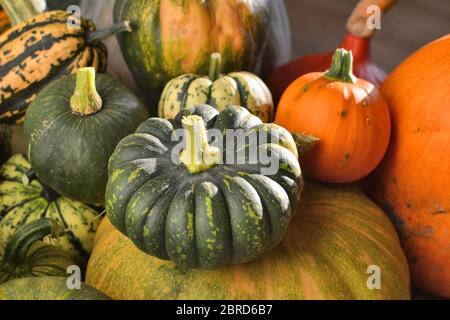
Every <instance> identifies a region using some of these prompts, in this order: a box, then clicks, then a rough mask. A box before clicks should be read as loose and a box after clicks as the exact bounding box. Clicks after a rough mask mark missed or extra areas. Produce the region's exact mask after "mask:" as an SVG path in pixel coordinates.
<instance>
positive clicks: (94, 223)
mask: <svg viewBox="0 0 450 320" xmlns="http://www.w3.org/2000/svg"><path fill="white" fill-rule="evenodd" d="M43 217H45V218H50V219H52V220H55V221H57V222H58V223H59V224H61V225H62V226H64V229H65V230H66V232H65V234H64V235H63V236H62V237H61V238H60V239H59V241H58V246H60V247H61V248H62V249H63V250H64V251H65V252H67V253H68V254H69V255H70V256H72V257H73V258H74V259H76V261H77V262H78V263H79V264H80V265H81V264H84V263H86V262H87V259H88V257H89V254H90V253H91V251H92V246H93V240H94V236H95V232H96V231H97V227H98V225H99V223H100V220H101V219H100V217H99V213H98V212H97V211H95V210H94V209H92V208H90V207H88V206H86V205H84V204H82V203H80V202H77V201H73V200H70V199H68V198H65V197H62V196H60V195H59V194H57V193H56V192H54V191H53V190H51V189H50V188H48V187H46V186H44V185H43V184H42V183H41V182H40V181H39V180H38V179H36V176H35V174H34V172H33V170H32V169H31V166H30V163H29V162H28V161H27V160H26V159H25V157H24V156H22V155H15V156H13V157H12V158H11V159H9V160H8V161H7V162H6V163H5V164H4V165H3V166H2V167H1V168H0V242H3V243H6V242H8V241H9V239H10V238H11V237H12V236H13V235H14V234H15V233H16V232H17V230H18V229H19V228H21V227H22V226H24V225H27V224H28V223H31V222H33V221H35V220H39V219H41V218H43Z"/></svg>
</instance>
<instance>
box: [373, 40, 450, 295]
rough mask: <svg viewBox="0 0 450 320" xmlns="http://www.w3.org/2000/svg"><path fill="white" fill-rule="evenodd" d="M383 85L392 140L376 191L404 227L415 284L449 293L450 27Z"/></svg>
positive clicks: (378, 173)
mask: <svg viewBox="0 0 450 320" xmlns="http://www.w3.org/2000/svg"><path fill="white" fill-rule="evenodd" d="M381 92H382V94H383V96H384V97H385V99H386V101H387V102H388V104H389V108H390V111H391V115H392V142H391V144H390V146H389V150H388V152H387V154H386V157H385V159H384V160H383V162H382V164H381V165H380V167H379V168H378V169H377V170H376V171H375V174H374V176H373V189H374V190H373V191H374V192H373V197H374V199H375V200H376V202H377V203H378V204H379V205H380V206H381V207H383V208H384V210H385V211H386V212H387V213H389V215H390V216H391V218H392V220H393V221H394V222H395V224H396V226H397V230H398V232H399V234H400V237H401V239H402V244H403V247H404V249H405V251H406V254H407V256H408V260H409V263H410V267H411V275H412V279H413V282H414V285H415V286H417V287H419V288H420V289H423V290H426V291H429V292H431V293H434V294H437V295H441V296H445V297H447V298H450V99H449V93H450V34H448V35H447V36H445V37H443V38H441V39H439V40H436V41H434V42H432V43H430V44H428V45H427V46H425V47H423V48H422V49H420V50H419V51H417V52H416V53H414V54H413V55H412V56H411V57H409V58H408V59H406V60H405V61H404V62H403V63H402V64H401V65H400V66H399V67H397V69H396V70H394V72H393V73H392V74H391V75H390V76H389V78H388V79H387V80H386V82H385V83H384V84H383V86H382V88H381Z"/></svg>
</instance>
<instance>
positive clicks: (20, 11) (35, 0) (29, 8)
mask: <svg viewBox="0 0 450 320" xmlns="http://www.w3.org/2000/svg"><path fill="white" fill-rule="evenodd" d="M0 4H1V6H2V8H3V9H4V10H5V12H6V14H7V15H8V18H9V20H10V21H11V24H12V25H13V26H14V25H16V24H19V23H21V22H22V21H24V20H27V19H30V18H32V17H34V16H35V15H37V14H40V13H42V12H44V11H45V9H46V8H47V4H46V2H45V0H0Z"/></svg>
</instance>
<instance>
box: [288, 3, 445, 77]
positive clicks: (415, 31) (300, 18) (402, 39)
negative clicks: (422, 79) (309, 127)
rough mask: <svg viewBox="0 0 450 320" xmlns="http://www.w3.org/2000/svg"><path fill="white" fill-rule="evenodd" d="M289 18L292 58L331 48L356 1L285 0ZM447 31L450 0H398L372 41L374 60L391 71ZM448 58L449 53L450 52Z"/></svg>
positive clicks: (339, 38)
mask: <svg viewBox="0 0 450 320" xmlns="http://www.w3.org/2000/svg"><path fill="white" fill-rule="evenodd" d="M284 2H285V4H286V7H287V9H288V13H289V16H290V20H291V26H292V38H293V44H294V57H298V56H301V55H304V54H309V53H314V52H323V51H331V50H333V49H334V48H336V47H337V46H338V45H339V43H340V42H341V40H342V39H343V37H344V35H345V34H346V30H345V24H346V21H347V19H348V17H349V16H350V13H351V12H352V9H353V8H354V6H355V5H356V3H357V2H358V1H357V0H284ZM448 33H450V0H399V1H398V3H397V4H396V5H395V7H393V8H392V9H391V11H389V12H388V13H387V14H386V15H385V16H383V18H382V22H381V30H379V31H378V33H377V34H375V36H374V38H373V40H372V52H373V59H374V60H375V61H376V62H377V63H378V64H379V65H380V66H382V67H383V68H384V69H385V70H387V71H391V70H392V69H393V68H395V67H396V66H397V65H398V64H399V63H400V62H401V61H402V60H404V59H405V58H406V57H407V56H409V55H410V54H411V53H413V52H414V51H416V50H417V49H419V48H420V47H422V46H423V45H425V44H426V43H428V42H430V41H432V40H435V39H437V38H439V37H441V36H443V35H446V34H448ZM449 59H450V53H449Z"/></svg>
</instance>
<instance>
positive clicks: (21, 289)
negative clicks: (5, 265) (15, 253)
mask: <svg viewBox="0 0 450 320" xmlns="http://www.w3.org/2000/svg"><path fill="white" fill-rule="evenodd" d="M0 300H111V299H110V298H109V297H107V296H106V295H104V294H103V293H101V292H100V291H98V290H95V289H93V288H91V287H89V286H87V285H85V284H81V289H73V290H71V289H68V288H67V279H66V278H62V277H42V278H23V279H17V280H11V281H8V282H7V283H5V284H2V285H0Z"/></svg>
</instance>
